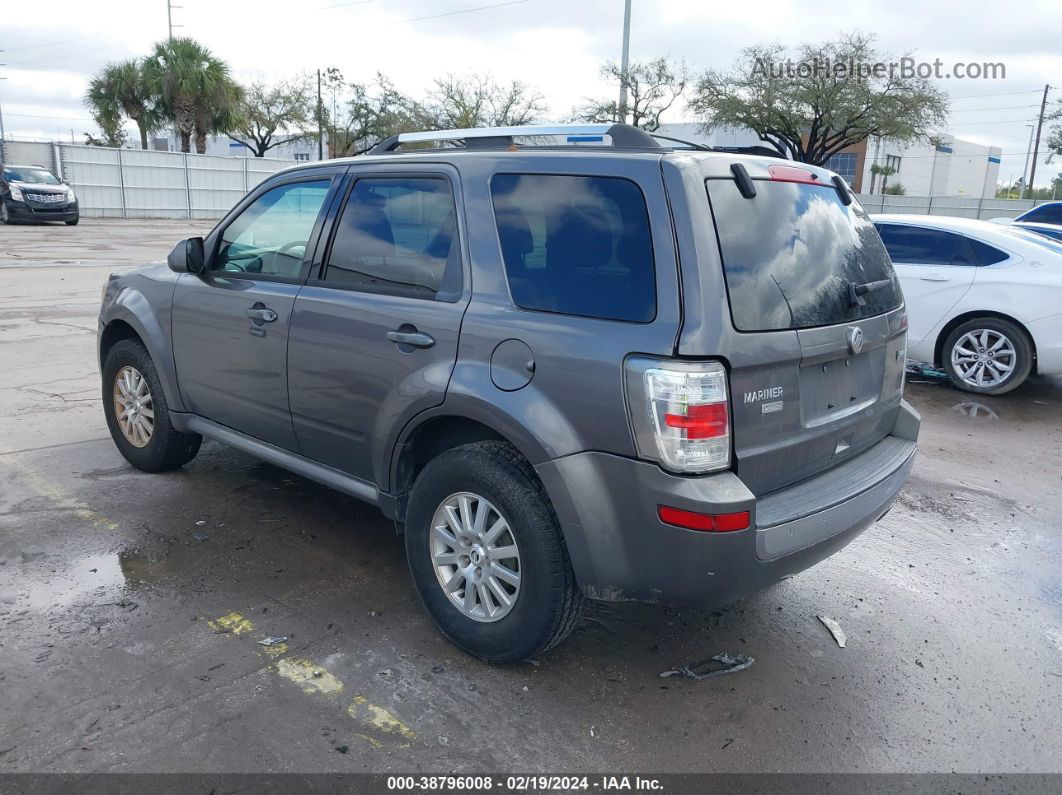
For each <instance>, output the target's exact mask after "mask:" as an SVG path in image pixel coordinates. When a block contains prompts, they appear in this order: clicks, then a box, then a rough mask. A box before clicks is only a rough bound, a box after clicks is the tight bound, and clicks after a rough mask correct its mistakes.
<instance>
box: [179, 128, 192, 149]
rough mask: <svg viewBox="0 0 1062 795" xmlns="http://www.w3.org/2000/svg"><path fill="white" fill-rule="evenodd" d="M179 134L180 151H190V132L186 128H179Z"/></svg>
mask: <svg viewBox="0 0 1062 795" xmlns="http://www.w3.org/2000/svg"><path fill="white" fill-rule="evenodd" d="M179 133H180V136H181V151H182V152H185V153H188V152H191V151H192V134H191V133H190V132H188V130H180V131H179Z"/></svg>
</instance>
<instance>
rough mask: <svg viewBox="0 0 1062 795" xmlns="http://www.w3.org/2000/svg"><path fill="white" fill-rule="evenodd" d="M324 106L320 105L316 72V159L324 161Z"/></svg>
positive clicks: (318, 74) (318, 81)
mask: <svg viewBox="0 0 1062 795" xmlns="http://www.w3.org/2000/svg"><path fill="white" fill-rule="evenodd" d="M323 116H324V106H323V105H322V104H321V70H320V69H318V70H317V159H318V160H324V119H323V118H322V117H323Z"/></svg>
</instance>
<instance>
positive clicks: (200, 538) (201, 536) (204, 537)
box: [192, 533, 210, 544]
mask: <svg viewBox="0 0 1062 795" xmlns="http://www.w3.org/2000/svg"><path fill="white" fill-rule="evenodd" d="M192 538H194V539H195V540H196V541H198V542H199V543H200V544H202V543H203V542H204V541H207V540H209V539H210V536H208V535H207V534H206V533H193V534H192Z"/></svg>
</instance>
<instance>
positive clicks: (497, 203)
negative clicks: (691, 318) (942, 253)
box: [490, 174, 656, 323]
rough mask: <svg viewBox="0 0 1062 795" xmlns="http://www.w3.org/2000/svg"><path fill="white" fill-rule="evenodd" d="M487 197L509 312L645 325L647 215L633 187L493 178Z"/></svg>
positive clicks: (650, 290)
mask: <svg viewBox="0 0 1062 795" xmlns="http://www.w3.org/2000/svg"><path fill="white" fill-rule="evenodd" d="M490 190H491V198H492V200H493V203H494V217H495V219H496V221H497V224H498V241H499V243H500V244H501V252H502V258H503V260H504V262H505V272H506V276H507V277H508V280H509V290H510V292H511V294H512V297H513V301H514V302H515V303H516V305H517V306H519V307H521V308H522V309H531V310H537V311H542V312H557V313H561V314H566V315H580V316H583V317H594V318H602V319H606V320H625V321H630V322H635V323H648V322H651V321H652V320H653V318H654V317H655V316H656V275H655V270H654V266H653V243H652V238H651V236H650V234H649V212H648V210H647V209H646V205H645V197H644V196H643V195H642V191H641V189H640V188H639V187H638V186H637V185H636V184H635V183H634V182H631V181H630V180H627V179H621V178H617V177H583V176H554V175H541V174H496V175H495V176H494V177H493V178H492V179H491V183H490Z"/></svg>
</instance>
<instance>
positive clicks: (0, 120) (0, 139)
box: [0, 50, 7, 163]
mask: <svg viewBox="0 0 1062 795" xmlns="http://www.w3.org/2000/svg"><path fill="white" fill-rule="evenodd" d="M0 52H3V50H0ZM0 66H7V64H6V63H0ZM0 80H7V78H6V77H0ZM3 162H4V106H3V105H0V163H3Z"/></svg>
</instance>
